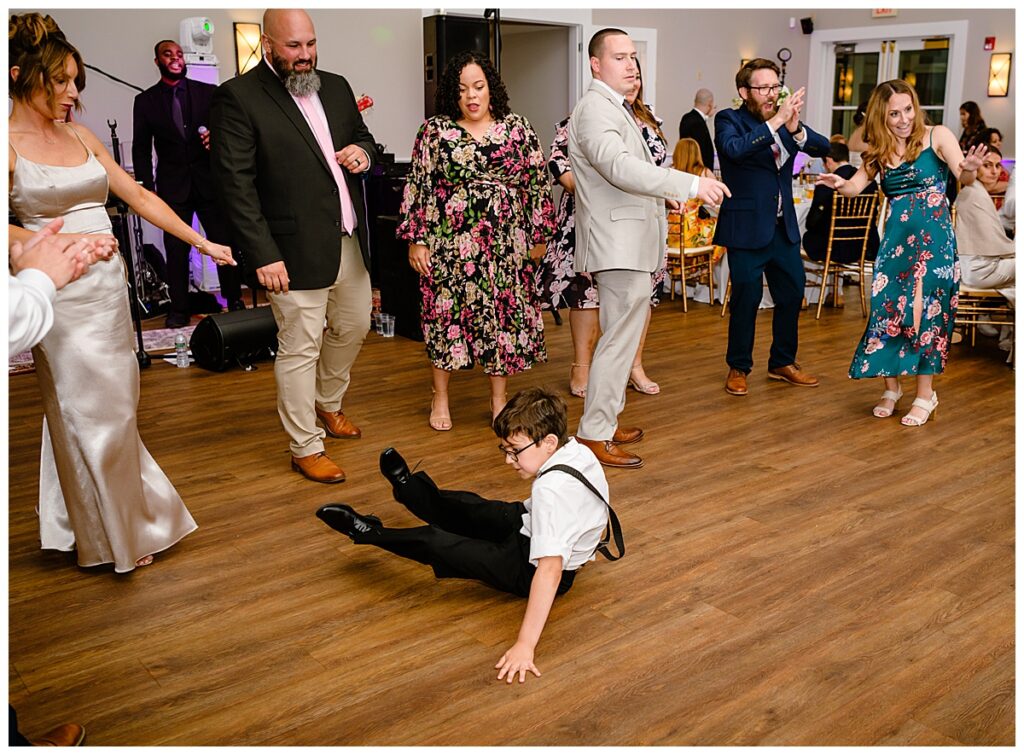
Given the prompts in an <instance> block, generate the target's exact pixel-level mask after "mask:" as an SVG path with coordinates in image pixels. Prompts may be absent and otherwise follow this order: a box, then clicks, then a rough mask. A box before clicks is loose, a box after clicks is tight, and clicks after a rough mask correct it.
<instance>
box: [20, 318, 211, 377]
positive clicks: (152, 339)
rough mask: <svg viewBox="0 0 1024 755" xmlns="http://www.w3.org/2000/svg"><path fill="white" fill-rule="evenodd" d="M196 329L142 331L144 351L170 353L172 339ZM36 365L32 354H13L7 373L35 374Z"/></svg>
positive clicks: (27, 352)
mask: <svg viewBox="0 0 1024 755" xmlns="http://www.w3.org/2000/svg"><path fill="white" fill-rule="evenodd" d="M195 329H196V326H195V325H189V326H187V327H184V328H158V329H155V330H144V331H142V343H143V345H144V346H145V348H146V351H147V352H149V353H150V354H155V353H157V352H161V351H172V350H173V349H174V338H175V336H177V335H178V334H179V333H182V334H183V335H184V336H185V338H186V339H189V338H191V337H192V331H193V330H195ZM134 340H135V333H134V332H133V333H132V341H133V343H134ZM35 369H36V365H35V361H34V360H33V359H32V352H31V351H25V352H22V353H21V354H15V355H14V356H12V357H11V358H10V360H9V365H8V373H9V374H11V375H21V374H22V373H25V372H35Z"/></svg>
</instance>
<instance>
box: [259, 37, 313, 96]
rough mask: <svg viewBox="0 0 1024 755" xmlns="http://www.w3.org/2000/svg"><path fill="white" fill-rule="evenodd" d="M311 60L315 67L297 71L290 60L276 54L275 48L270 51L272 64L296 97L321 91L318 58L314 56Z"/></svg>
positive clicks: (289, 91) (289, 90)
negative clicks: (317, 69) (317, 66)
mask: <svg viewBox="0 0 1024 755" xmlns="http://www.w3.org/2000/svg"><path fill="white" fill-rule="evenodd" d="M311 62H312V66H313V67H312V68H311V69H310V70H308V71H302V72H297V71H295V70H294V69H293V68H292V64H291V63H290V62H289V61H287V60H285V59H284V58H282V57H279V56H278V55H276V54H275V53H274V51H273V49H271V51H270V64H271V65H272V66H273V68H274V70H275V71H276V72H277V75H278V76H280V77H281V81H282V82H283V83H284V88H285V89H287V90H288V93H289V94H291V95H294V96H295V97H308V96H309V95H311V94H316V93H317V92H319V91H320V74H318V73H317V72H316V58H315V57H314V58H313V59H312V61H311Z"/></svg>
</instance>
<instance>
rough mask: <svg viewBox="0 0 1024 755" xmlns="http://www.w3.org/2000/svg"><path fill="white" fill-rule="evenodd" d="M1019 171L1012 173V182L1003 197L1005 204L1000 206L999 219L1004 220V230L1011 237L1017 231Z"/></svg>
mask: <svg viewBox="0 0 1024 755" xmlns="http://www.w3.org/2000/svg"><path fill="white" fill-rule="evenodd" d="M1016 199H1017V171H1016V169H1014V171H1013V172H1012V173H1010V183H1009V185H1008V186H1007V187H1006V195H1005V196H1004V197H1003V206H1002V207H1000V208H999V219H1000V220H1002V221H1003V230H1004V231H1006V235H1007V236H1009V237H1010V238H1011V239H1012V238H1013V237H1014V234H1015V233H1016V232H1017V215H1016V212H1015V211H1016V209H1017V202H1016Z"/></svg>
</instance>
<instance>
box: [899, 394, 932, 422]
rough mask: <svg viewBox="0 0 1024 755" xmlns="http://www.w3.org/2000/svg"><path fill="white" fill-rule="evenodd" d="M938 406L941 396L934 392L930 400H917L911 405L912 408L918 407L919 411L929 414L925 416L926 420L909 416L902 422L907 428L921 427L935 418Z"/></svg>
mask: <svg viewBox="0 0 1024 755" xmlns="http://www.w3.org/2000/svg"><path fill="white" fill-rule="evenodd" d="M938 405H939V394H938V393H936V392H935V391H932V397H931V398H930V399H928V398H915V399H914V403H913V404H912V405H911V408H913V407H915V406H916V407H917V408H918V409H924V410H925V411H926V412H928V414H926V415H925V418H924V419H919V418H918V417H913V416H911V415H909V414H908V415H906V416H905V417H904V418H903V419H901V420H900V422H902V423H903V424H904V425H905V426H906V427H920V426H921V425H923V424H924V423H925V422H927V421H928V420H929V419H932V418H933V417H934V416H935V407H937V406H938Z"/></svg>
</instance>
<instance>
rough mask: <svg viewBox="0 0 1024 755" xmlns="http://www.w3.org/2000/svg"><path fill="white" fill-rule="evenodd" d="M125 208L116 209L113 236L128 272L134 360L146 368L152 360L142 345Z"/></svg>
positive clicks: (136, 291)
mask: <svg viewBox="0 0 1024 755" xmlns="http://www.w3.org/2000/svg"><path fill="white" fill-rule="evenodd" d="M126 210H127V208H124V211H122V208H121V207H119V208H118V213H117V215H115V216H114V220H115V221H116V222H115V223H114V224H113V226H114V235H115V236H116V237H117V246H118V249H120V251H121V258H122V259H123V260H124V264H125V268H126V269H127V271H128V303H129V306H130V307H131V313H132V323H133V324H134V325H135V337H136V339H137V340H138V345H139V350H138V351H137V352H136V354H135V358H136V359H138V360H139V367H140V368H143V369H144V368H146V367H149V365H150V364H152V361H153V360H152V359H151V358H150V356H149V354H147V353H146V349H145V346H144V345H143V343H142V313H141V312H139V292H138V287H137V283H136V281H135V259H134V255H133V253H132V239H131V234H130V233H129V230H128V215H127V212H126Z"/></svg>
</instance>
